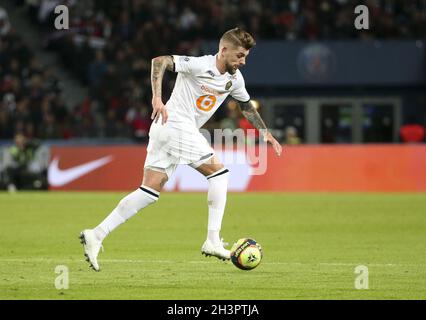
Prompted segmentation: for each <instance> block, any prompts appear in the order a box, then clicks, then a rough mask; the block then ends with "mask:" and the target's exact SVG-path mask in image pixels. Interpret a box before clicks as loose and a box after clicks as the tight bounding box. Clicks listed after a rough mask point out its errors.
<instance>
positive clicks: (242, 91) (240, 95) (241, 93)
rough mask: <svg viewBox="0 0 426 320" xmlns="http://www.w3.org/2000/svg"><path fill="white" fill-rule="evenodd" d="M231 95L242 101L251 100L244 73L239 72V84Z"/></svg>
mask: <svg viewBox="0 0 426 320" xmlns="http://www.w3.org/2000/svg"><path fill="white" fill-rule="evenodd" d="M231 96H232V97H233V98H234V99H235V100H237V101H240V102H248V101H249V100H250V95H249V94H248V92H247V89H246V84H245V81H244V78H243V76H242V74H239V77H238V81H237V85H236V86H235V88H234V90H232V91H231Z"/></svg>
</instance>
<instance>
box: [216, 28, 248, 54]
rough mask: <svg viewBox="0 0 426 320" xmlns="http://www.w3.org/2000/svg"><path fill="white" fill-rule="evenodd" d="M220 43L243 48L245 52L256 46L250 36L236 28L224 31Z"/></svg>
mask: <svg viewBox="0 0 426 320" xmlns="http://www.w3.org/2000/svg"><path fill="white" fill-rule="evenodd" d="M220 41H221V42H222V41H226V42H229V43H231V44H233V45H234V46H236V47H243V48H245V49H246V50H250V49H251V48H252V47H254V46H255V45H256V41H254V39H253V37H252V36H251V34H250V33H248V32H246V31H244V30H242V29H240V28H238V27H237V28H234V29H231V30H228V31H226V32H225V33H224V34H223V36H222V38H220Z"/></svg>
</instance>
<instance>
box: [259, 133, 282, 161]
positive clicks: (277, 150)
mask: <svg viewBox="0 0 426 320" xmlns="http://www.w3.org/2000/svg"><path fill="white" fill-rule="evenodd" d="M263 141H265V142H269V143H270V144H271V145H272V147H273V148H274V151H275V153H276V154H277V156H281V152H282V150H283V148H282V146H281V144H280V143H279V142H278V141H277V140H276V139H275V138H274V137H273V136H272V134H271V133H270V132H267V133H266V134H265V135H264V136H263Z"/></svg>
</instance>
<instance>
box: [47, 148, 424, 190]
mask: <svg viewBox="0 0 426 320" xmlns="http://www.w3.org/2000/svg"><path fill="white" fill-rule="evenodd" d="M51 153H52V160H51V163H50V167H49V183H50V189H51V190H111V191H112V190H120V191H125V190H133V189H135V188H136V187H137V186H139V185H140V183H141V179H142V174H143V164H144V161H145V157H146V147H144V146H131V147H126V146H122V147H92V146H86V147H52V149H51ZM267 155H268V157H267V170H266V172H265V173H264V174H263V175H250V166H249V165H248V164H244V165H231V168H230V169H231V170H230V171H231V179H230V185H229V189H230V191H288V192H289V191H300V192H310V191H333V192H335V191H337V192H339V191H348V192H349V191H351V192H356V191H360V192H369V191H377V192H419V191H421V192H424V191H426V146H423V145H368V146H366V145H351V146H324V145H315V146H291V147H287V146H286V147H285V148H284V153H283V155H282V156H281V157H280V158H278V157H277V156H276V155H275V154H274V152H273V150H272V149H268V153H267ZM227 166H228V165H227ZM165 189H166V190H168V191H203V190H207V183H206V182H205V179H204V178H203V177H202V176H201V175H200V174H198V173H197V172H196V171H195V170H193V169H191V168H190V167H188V166H179V168H178V169H177V171H176V172H175V174H174V176H173V177H172V179H171V180H170V181H169V182H168V183H167V186H166V188H165Z"/></svg>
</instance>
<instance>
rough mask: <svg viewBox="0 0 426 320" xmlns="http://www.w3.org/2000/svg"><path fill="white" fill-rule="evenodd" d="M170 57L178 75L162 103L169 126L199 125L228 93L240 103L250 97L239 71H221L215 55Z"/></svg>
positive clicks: (211, 113) (203, 122) (207, 118)
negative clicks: (164, 104)
mask: <svg viewBox="0 0 426 320" xmlns="http://www.w3.org/2000/svg"><path fill="white" fill-rule="evenodd" d="M173 60H174V63H175V71H176V72H177V73H178V75H177V78H176V83H175V87H174V89H173V92H172V95H171V96H170V99H169V101H167V103H166V107H167V111H168V114H169V118H168V122H170V124H171V125H172V126H178V127H179V126H182V125H183V126H186V125H193V126H196V127H197V128H200V127H202V126H203V125H204V124H205V123H206V122H207V120H209V119H210V117H211V116H212V115H213V113H215V111H216V110H217V109H218V108H219V107H220V105H221V104H222V103H223V101H224V100H225V99H226V97H227V96H228V95H229V94H230V95H231V96H232V97H233V98H234V99H236V100H238V101H241V102H246V101H249V100H250V96H249V94H248V93H247V90H246V88H245V83H244V78H243V75H242V74H241V72H240V70H237V72H236V73H235V74H233V75H231V74H229V73H228V72H226V73H224V74H221V73H220V72H219V70H218V69H217V67H216V56H212V55H206V56H202V57H187V56H178V55H173Z"/></svg>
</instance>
